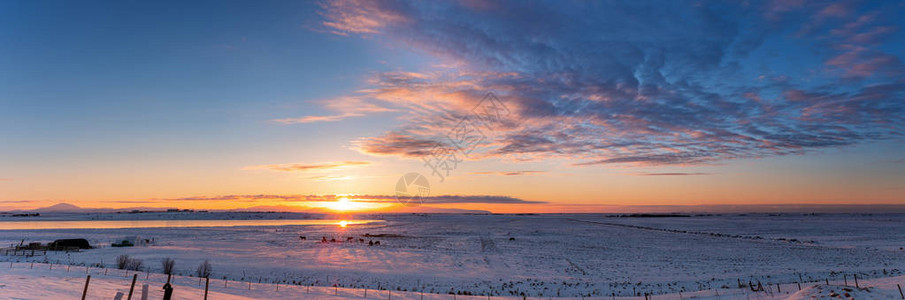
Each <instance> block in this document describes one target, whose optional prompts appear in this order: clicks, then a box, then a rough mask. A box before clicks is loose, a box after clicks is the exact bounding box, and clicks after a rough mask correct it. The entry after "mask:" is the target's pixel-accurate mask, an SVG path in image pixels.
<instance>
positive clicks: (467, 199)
mask: <svg viewBox="0 0 905 300" xmlns="http://www.w3.org/2000/svg"><path fill="white" fill-rule="evenodd" d="M339 198H349V199H351V200H353V201H356V202H365V203H395V202H396V201H397V200H396V196H392V195H269V194H259V195H218V196H194V197H183V198H169V199H160V200H170V201H242V202H255V201H287V202H335V201H337V199H339ZM423 200H424V202H423V203H424V204H456V203H488V204H489V203H495V204H543V203H547V202H544V201H528V200H522V199H518V198H513V197H508V196H495V195H440V196H430V197H424V198H423Z"/></svg>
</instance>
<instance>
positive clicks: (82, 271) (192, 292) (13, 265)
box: [0, 262, 905, 300]
mask: <svg viewBox="0 0 905 300" xmlns="http://www.w3.org/2000/svg"><path fill="white" fill-rule="evenodd" d="M3 267H5V268H3ZM0 269H10V270H13V269H15V270H18V271H22V270H35V271H36V272H37V271H42V270H45V271H51V272H53V273H54V274H55V275H58V277H52V278H58V280H60V281H66V282H68V283H70V284H71V285H72V286H73V288H74V289H79V290H80V292H81V286H79V285H80V284H79V283H80V281H81V283H85V288H84V291H83V293H84V295H85V296H86V298H84V299H110V298H114V296H115V295H117V294H120V295H119V296H122V298H121V299H127V296H125V295H128V294H132V295H133V296H132V298H131V299H162V298H163V293H164V292H163V289H162V286H163V285H164V284H165V283H167V282H168V280H169V282H170V284H171V285H172V286H173V288H174V295H176V297H174V298H173V299H206V298H205V293H210V294H211V295H212V296H211V297H210V298H209V299H218V298H220V297H222V296H226V295H233V296H241V297H249V298H262V299H278V298H302V299H388V300H393V299H399V300H411V299H419V300H421V299H428V300H440V299H452V300H460V299H462V300H477V299H588V300H591V299H741V298H744V299H751V298H754V299H758V298H770V299H772V298H778V299H783V298H786V297H789V296H791V295H793V294H795V293H797V292H799V291H800V290H802V289H807V288H808V287H811V286H814V285H832V286H846V287H851V288H855V289H862V288H867V287H868V284H867V283H866V282H867V281H870V282H871V283H869V285H870V286H871V288H875V287H877V285H878V284H879V285H883V286H884V288H886V289H890V290H892V291H897V292H898V296H900V297H901V299H905V294H902V290H901V284H899V283H895V282H892V281H889V280H880V281H879V283H878V282H876V281H875V280H877V279H894V278H890V277H885V276H872V275H871V274H870V273H866V272H860V273H841V272H832V273H829V274H827V276H825V277H824V278H823V279H814V276H811V278H810V279H811V280H807V281H805V280H802V281H797V282H791V283H789V282H784V283H773V282H763V281H750V280H748V281H745V280H741V279H738V280H737V285H736V286H731V287H725V286H723V287H720V288H715V289H707V290H700V291H686V292H678V293H667V294H663V293H653V292H646V291H635V296H616V295H611V296H596V297H581V296H577V297H550V296H544V297H538V296H527V295H526V296H502V295H459V294H442V293H440V294H438V293H425V292H417V291H415V292H413V291H398V290H387V289H370V288H349V287H338V286H317V285H298V284H278V283H257V282H250V281H237V280H229V279H214V278H211V279H209V280H206V279H204V278H198V277H192V276H180V275H173V276H168V275H165V274H161V273H151V272H147V271H129V270H119V269H112V268H106V267H94V266H76V265H67V264H53V263H43V262H8V265H5V266H2V267H0ZM46 274H47V273H41V274H39V275H40V276H45V275H46ZM887 275H888V274H887ZM88 276H91V279H90V280H86V279H87V278H88ZM804 278H805V277H803V276H802V279H804ZM896 278H901V277H896ZM133 279H135V282H134V285H132V283H133ZM45 280H47V279H45ZM51 280H53V279H51ZM85 281H88V282H85ZM145 285H147V286H148V288H147V290H145V288H144V286H145ZM7 288H9V286H8V287H7ZM897 289H898V290H897ZM205 290H207V292H206V291H205ZM144 293H146V295H145V297H147V298H142V297H141V295H142V294H144ZM894 294H895V293H894ZM213 295H218V297H214V296H213Z"/></svg>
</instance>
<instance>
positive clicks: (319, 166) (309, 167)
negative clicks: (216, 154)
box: [243, 161, 373, 172]
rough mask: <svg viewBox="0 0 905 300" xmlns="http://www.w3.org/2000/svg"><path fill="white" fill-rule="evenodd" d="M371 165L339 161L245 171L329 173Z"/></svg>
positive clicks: (364, 162)
mask: <svg viewBox="0 0 905 300" xmlns="http://www.w3.org/2000/svg"><path fill="white" fill-rule="evenodd" d="M371 164H373V163H371V162H368V161H340V162H324V163H316V164H279V165H259V166H249V167H245V168H243V169H245V170H271V171H280V172H309V171H329V170H339V169H346V168H352V167H363V166H369V165H371Z"/></svg>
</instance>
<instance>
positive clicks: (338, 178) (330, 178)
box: [308, 175, 355, 181]
mask: <svg viewBox="0 0 905 300" xmlns="http://www.w3.org/2000/svg"><path fill="white" fill-rule="evenodd" d="M308 179H311V180H314V181H345V180H352V179H355V177H353V176H332V175H324V176H312V177H308Z"/></svg>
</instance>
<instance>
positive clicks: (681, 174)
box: [633, 172, 713, 176]
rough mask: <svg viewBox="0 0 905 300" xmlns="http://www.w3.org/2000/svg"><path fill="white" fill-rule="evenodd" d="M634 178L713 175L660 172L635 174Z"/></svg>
mask: <svg viewBox="0 0 905 300" xmlns="http://www.w3.org/2000/svg"><path fill="white" fill-rule="evenodd" d="M633 175H635V176H704V175H713V173H701V172H692V173H686V172H662V173H635V174H633Z"/></svg>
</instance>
